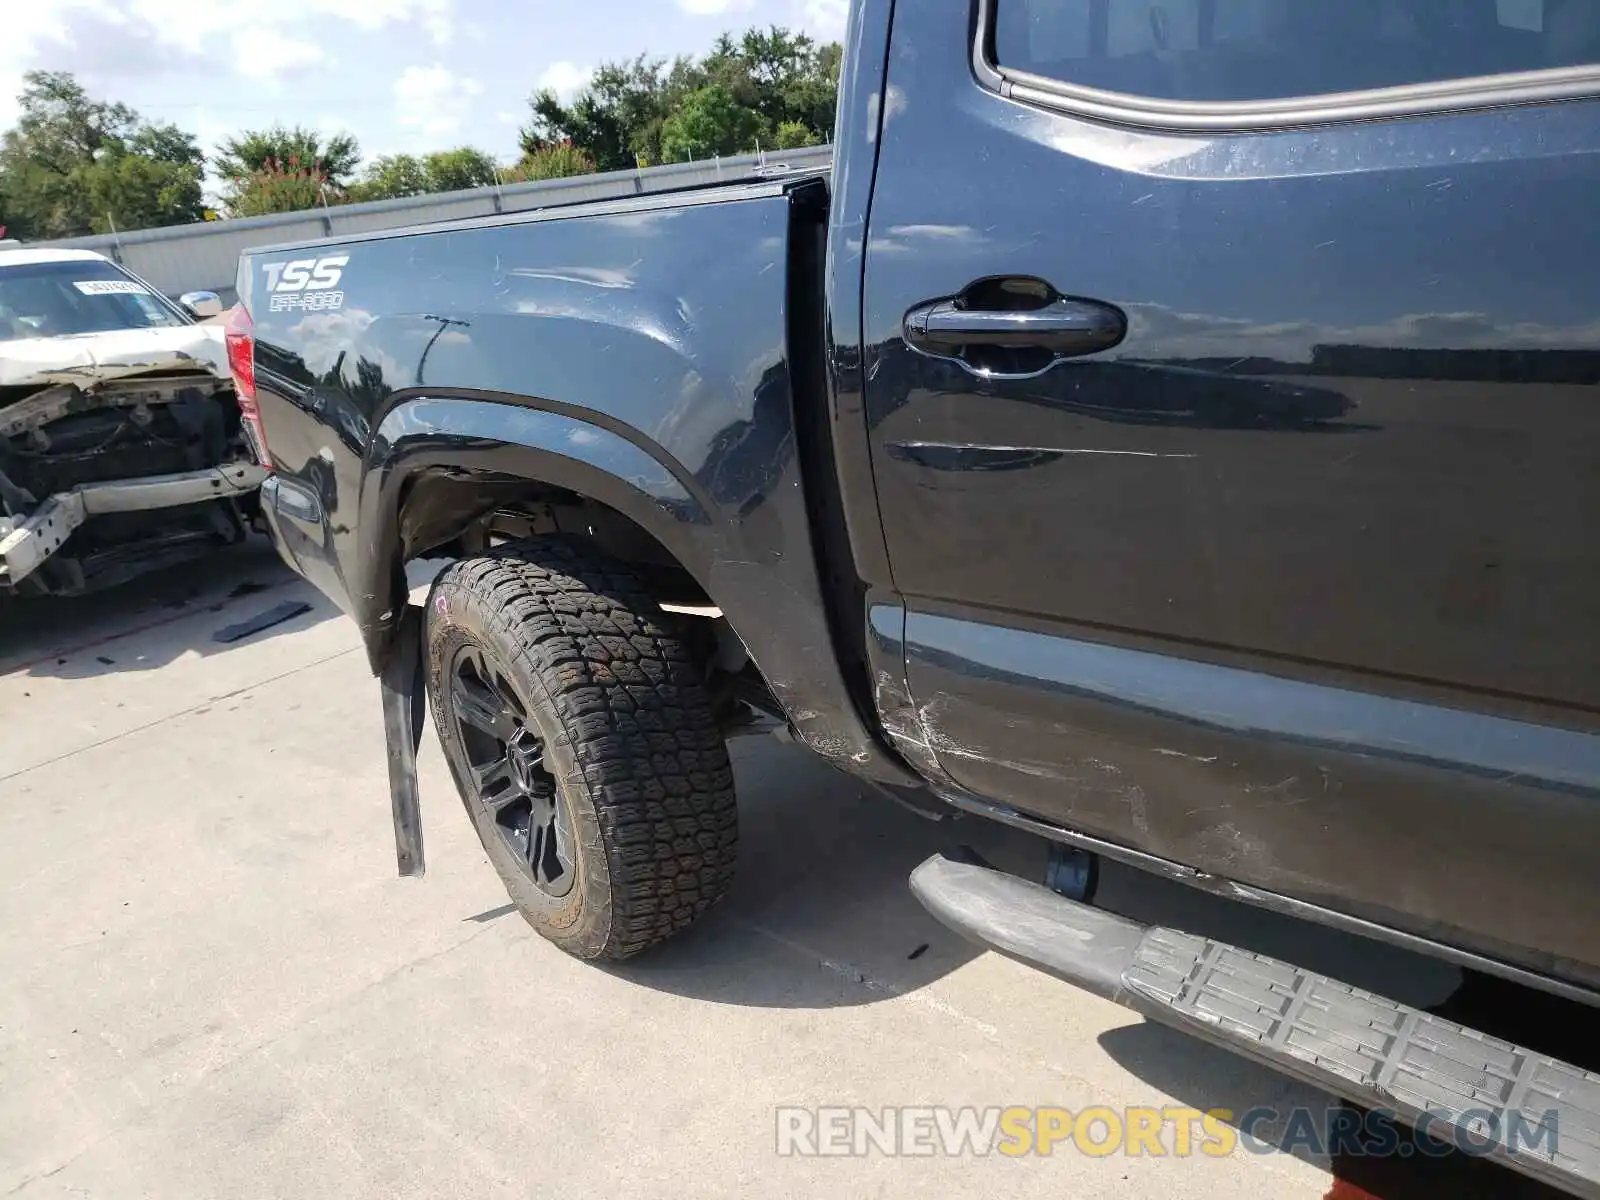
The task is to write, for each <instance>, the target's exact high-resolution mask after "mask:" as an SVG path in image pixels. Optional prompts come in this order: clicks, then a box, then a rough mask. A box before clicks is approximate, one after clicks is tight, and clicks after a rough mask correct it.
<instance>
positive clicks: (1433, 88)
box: [972, 0, 1600, 133]
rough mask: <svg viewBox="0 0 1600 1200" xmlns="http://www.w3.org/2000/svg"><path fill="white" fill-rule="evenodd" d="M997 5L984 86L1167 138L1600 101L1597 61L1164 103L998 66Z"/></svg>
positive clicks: (981, 64) (985, 7) (981, 56)
mask: <svg viewBox="0 0 1600 1200" xmlns="http://www.w3.org/2000/svg"><path fill="white" fill-rule="evenodd" d="M1000 3H1001V0H977V3H976V5H975V8H976V20H975V21H974V23H973V24H974V28H973V39H972V71H973V74H974V75H975V76H976V77H977V80H978V82H979V83H980V84H981V85H982V86H984V87H985V88H987V89H988V90H989V91H992V92H995V93H997V94H998V95H1001V96H1004V97H1006V98H1007V99H1010V100H1017V101H1020V102H1022V103H1024V104H1031V105H1034V106H1036V107H1039V108H1045V109H1049V110H1051V111H1054V112H1061V113H1067V114H1069V115H1072V116H1079V117H1088V118H1090V119H1092V120H1096V121H1104V122H1107V123H1110V124H1114V125H1133V126H1138V127H1141V128H1145V129H1153V130H1159V131H1161V132H1164V133H1253V132H1258V131H1265V130H1274V129H1292V128H1297V127H1302V126H1307V125H1332V124H1337V123H1341V122H1351V121H1376V120H1384V119H1388V118H1394V117H1416V116H1427V115H1433V114H1440V113H1452V112H1467V111H1471V110H1474V109H1485V108H1505V107H1511V106H1521V105H1530V104H1550V103H1555V102H1558V101H1563V100H1586V99H1591V98H1593V97H1595V96H1600V63H1594V64H1591V65H1587V66H1580V67H1551V68H1547V69H1544V70H1539V71H1518V72H1513V73H1510V74H1505V75H1478V76H1473V77H1470V78H1466V79H1445V80H1436V81H1433V82H1430V83H1408V84H1402V85H1400V86H1397V87H1387V88H1369V89H1366V90H1364V91H1355V92H1329V93H1325V94H1322V95H1315V96H1290V97H1287V98H1285V99H1281V100H1219V101H1200V100H1162V99H1158V98H1156V97H1152V96H1140V95H1136V94H1133V93H1129V92H1111V91H1105V90H1103V89H1101V88H1092V87H1085V86H1083V85H1082V84H1076V83H1066V82H1063V81H1062V80H1059V79H1051V78H1049V77H1047V76H1044V75H1035V74H1033V73H1032V72H1030V71H1020V70H1018V69H1016V68H1015V67H1005V66H1002V65H1000V63H999V61H998V59H997V58H996V55H995V48H994V25H995V11H996V9H997V8H998V6H999V5H1000Z"/></svg>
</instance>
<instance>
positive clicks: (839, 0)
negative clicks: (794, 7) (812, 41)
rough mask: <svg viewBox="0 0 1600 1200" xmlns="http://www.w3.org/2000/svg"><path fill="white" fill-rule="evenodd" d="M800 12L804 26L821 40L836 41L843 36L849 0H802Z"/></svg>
mask: <svg viewBox="0 0 1600 1200" xmlns="http://www.w3.org/2000/svg"><path fill="white" fill-rule="evenodd" d="M800 12H801V15H802V18H803V19H804V21H805V26H806V28H807V29H809V30H810V31H811V32H812V34H813V35H814V36H815V37H817V38H818V39H819V40H822V41H837V40H839V39H840V38H842V37H843V36H844V23H845V18H846V17H847V16H849V14H850V0H802V3H801V5H800Z"/></svg>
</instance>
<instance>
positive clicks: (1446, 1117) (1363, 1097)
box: [911, 855, 1600, 1197]
mask: <svg viewBox="0 0 1600 1200" xmlns="http://www.w3.org/2000/svg"><path fill="white" fill-rule="evenodd" d="M911 890H912V892H913V893H914V894H915V895H916V897H917V899H918V900H920V901H921V902H922V904H923V905H924V907H926V908H927V909H928V911H929V912H931V913H932V914H933V915H934V916H935V917H937V918H938V919H939V920H940V921H941V922H942V923H943V924H945V925H946V926H948V927H949V928H951V929H953V930H954V931H955V932H957V933H959V934H961V935H962V936H964V937H966V938H969V939H970V940H972V941H974V942H978V943H980V944H982V945H985V946H988V947H990V948H992V949H994V950H997V951H999V952H1000V953H1002V954H1005V955H1007V956H1008V957H1010V958H1014V959H1017V960H1018V961H1020V962H1023V963H1026V964H1027V965H1029V966H1033V967H1038V968H1039V969H1041V970H1044V971H1047V972H1049V973H1050V974H1052V975H1054V976H1056V977H1057V978H1060V979H1064V980H1066V981H1067V982H1068V983H1073V984H1076V985H1078V986H1080V987H1083V988H1086V989H1088V990H1089V991H1092V992H1094V993H1096V994H1097V995H1100V996H1103V997H1105V998H1106V999H1109V1000H1113V1001H1115V1002H1116V1003H1118V1004H1121V1005H1124V1006H1125V1007H1128V1008H1131V1009H1134V1010H1135V1011H1137V1012H1140V1013H1142V1014H1144V1015H1145V1016H1147V1017H1149V1018H1151V1019H1152V1020H1156V1021H1160V1022H1162V1023H1163V1024H1166V1025H1171V1026H1174V1027H1175V1028H1178V1029H1181V1030H1183V1031H1185V1032H1187V1033H1191V1034H1194V1035H1196V1036H1198V1037H1200V1038H1203V1039H1205V1040H1206V1041H1209V1042H1212V1043H1214V1044H1215V1045H1218V1046H1221V1047H1223V1048H1224V1049H1227V1050H1231V1051H1234V1052H1235V1053H1239V1054H1243V1055H1245V1056H1246V1057H1249V1058H1252V1059H1255V1060H1256V1061H1257V1062H1260V1063H1263V1064H1265V1065H1267V1066H1269V1067H1272V1068H1274V1069H1275V1070H1278V1071H1281V1072H1283V1073H1284V1074H1287V1075H1291V1076H1294V1077H1295V1078H1297V1079H1300V1080H1303V1081H1304V1082H1306V1083H1309V1084H1312V1085H1313V1086H1315V1087H1320V1088H1323V1089H1325V1090H1326V1091H1330V1092H1333V1093H1334V1094H1336V1095H1339V1096H1342V1097H1344V1098H1345V1099H1347V1100H1351V1101H1354V1102H1356V1103H1359V1104H1364V1105H1367V1106H1369V1107H1373V1108H1388V1109H1392V1110H1393V1111H1394V1112H1395V1113H1396V1114H1397V1115H1399V1116H1400V1117H1401V1118H1403V1119H1405V1120H1407V1121H1410V1122H1412V1123H1416V1124H1420V1123H1421V1122H1423V1121H1424V1120H1426V1121H1427V1122H1428V1124H1427V1128H1428V1130H1429V1131H1430V1132H1432V1133H1433V1134H1434V1135H1435V1136H1436V1137H1437V1136H1440V1135H1442V1134H1444V1133H1445V1131H1446V1129H1449V1128H1450V1126H1451V1125H1454V1126H1455V1128H1456V1129H1459V1130H1460V1131H1462V1132H1463V1133H1465V1134H1466V1135H1468V1136H1469V1137H1470V1139H1471V1140H1470V1142H1469V1144H1471V1145H1474V1146H1476V1145H1485V1144H1487V1143H1488V1142H1490V1141H1491V1140H1492V1141H1493V1142H1494V1143H1495V1145H1494V1146H1493V1148H1492V1149H1491V1151H1490V1153H1492V1154H1493V1155H1494V1156H1495V1157H1496V1158H1497V1159H1499V1160H1500V1161H1501V1162H1503V1163H1505V1164H1506V1165H1507V1166H1509V1167H1512V1168H1514V1169H1516V1170H1518V1171H1521V1172H1523V1173H1524V1174H1527V1175H1531V1176H1533V1177H1535V1178H1538V1179H1542V1180H1544V1181H1546V1182H1548V1183H1551V1184H1554V1185H1555V1186H1557V1187H1559V1188H1561V1189H1563V1190H1565V1191H1568V1192H1571V1193H1573V1194H1574V1195H1579V1196H1588V1197H1600V1075H1596V1074H1594V1073H1592V1072H1589V1071H1584V1070H1581V1069H1580V1068H1578V1067H1575V1066H1572V1065H1570V1064H1568V1063H1564V1062H1561V1061H1559V1060H1557V1059H1554V1058H1551V1057H1549V1056H1548V1055H1544V1054H1539V1053H1536V1052H1535V1051H1532V1050H1529V1049H1526V1048H1525V1047H1522V1046H1516V1045H1512V1044H1511V1043H1510V1042H1505V1041H1502V1040H1500V1039H1498V1038H1492V1037H1489V1036H1487V1035H1485V1034H1483V1033H1480V1032H1478V1031H1477V1030H1473V1029H1467V1028H1464V1027H1462V1026H1460V1025H1456V1024H1454V1023H1452V1022H1450V1021H1445V1020H1442V1019H1441V1018H1439V1017H1434V1016H1430V1015H1429V1014H1427V1013H1424V1012H1421V1011H1419V1010H1417V1009H1413V1008H1410V1007H1407V1006H1406V1005H1403V1004H1398V1003H1396V1002H1395V1001H1393V1000H1388V999H1385V998H1384V997H1382V996H1378V995H1374V994H1373V993H1371V992H1365V991H1362V990H1360V989H1359V988H1353V987H1350V986H1349V985H1347V984H1343V983H1340V982H1338V981H1337V980H1334V979H1330V978H1328V977H1327V976H1324V975H1318V974H1316V973H1314V972H1311V971H1305V970H1301V969H1300V968H1299V967H1296V966H1293V965H1292V964H1289V963H1284V962H1279V961H1277V960H1276V959H1271V958H1266V957H1264V956H1262V955H1259V954H1253V953H1250V952H1249V951H1246V950H1241V949H1239V948H1238V947H1235V946H1229V945H1226V944H1224V943H1222V942H1215V941H1211V940H1210V939H1208V938H1202V937H1195V936H1193V935H1191V934H1187V933H1180V932H1178V931H1176V930H1172V929H1163V928H1160V927H1159V926H1143V925H1139V924H1138V923H1136V922H1134V921H1130V920H1128V919H1126V918H1124V917H1119V916H1117V915H1115V914H1113V913H1108V912H1103V911H1101V910H1099V909H1094V908H1090V907H1089V906H1087V905H1084V904H1079V903H1076V902H1074V901H1072V900H1067V899H1065V898H1063V897H1061V896H1059V895H1057V894H1056V893H1054V892H1052V891H1050V890H1049V889H1048V888H1044V887H1040V886H1039V885H1037V884H1033V883H1029V882H1027V881H1026V880H1022V879H1018V878H1016V877H1015V876H1012V875H1007V874H1004V873H1003V872H1000V871H995V870H992V869H990V868H988V867H983V866H977V865H973V864H969V863H961V862H955V861H953V860H951V859H948V858H945V857H943V856H938V855H936V856H935V857H933V858H930V859H929V860H928V861H927V862H925V863H923V864H922V865H921V866H919V867H918V868H917V869H916V870H915V871H914V872H912V875H911ZM1485 1114H1487V1115H1488V1123H1487V1126H1486V1125H1485V1123H1484V1117H1485ZM1551 1114H1553V1116H1552V1115H1551ZM1541 1125H1544V1126H1547V1127H1548V1129H1549V1130H1551V1131H1553V1132H1551V1133H1549V1134H1548V1135H1547V1136H1544V1137H1542V1138H1537V1137H1531V1136H1529V1134H1530V1133H1531V1131H1534V1130H1536V1129H1538V1128H1539V1127H1540V1126H1541ZM1452 1132H1454V1130H1452ZM1518 1135H1520V1136H1518ZM1526 1142H1533V1144H1532V1145H1527V1144H1524V1143H1526Z"/></svg>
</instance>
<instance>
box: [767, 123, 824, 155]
mask: <svg viewBox="0 0 1600 1200" xmlns="http://www.w3.org/2000/svg"><path fill="white" fill-rule="evenodd" d="M772 145H773V148H774V149H776V150H800V149H803V148H805V147H806V146H820V145H822V137H821V135H820V134H817V133H814V132H813V131H812V130H810V129H809V128H807V127H806V124H805V122H803V121H785V122H784V123H783V124H782V125H779V126H778V128H777V129H775V130H774V131H773V134H772Z"/></svg>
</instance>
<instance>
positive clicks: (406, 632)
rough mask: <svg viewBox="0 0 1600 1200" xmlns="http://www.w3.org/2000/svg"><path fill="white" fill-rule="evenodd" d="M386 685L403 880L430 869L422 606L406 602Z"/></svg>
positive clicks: (391, 800) (386, 716)
mask: <svg viewBox="0 0 1600 1200" xmlns="http://www.w3.org/2000/svg"><path fill="white" fill-rule="evenodd" d="M379 684H380V685H381V686H382V688H383V736H384V740H385V741H386V742H387V743H388V747H389V803H390V806H391V807H392V809H393V810H394V849H395V857H396V859H397V861H398V863H399V867H400V874H401V876H402V877H403V878H417V877H419V876H421V875H422V874H423V873H424V872H425V871H426V870H427V862H426V860H425V859H424V858H423V854H422V802H421V799H420V797H419V795H418V792H417V747H418V746H420V745H421V744H422V725H423V720H424V718H425V717H426V715H427V702H426V698H425V697H426V694H427V689H426V680H425V679H424V676H423V667H422V610H421V609H420V608H418V607H417V606H416V605H414V604H409V605H407V606H406V610H405V612H404V614H402V616H401V618H400V625H399V628H398V629H397V630H396V631H395V641H394V646H393V648H392V649H391V651H390V654H389V661H388V663H387V664H385V666H384V668H383V674H382V675H381V676H379Z"/></svg>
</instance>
